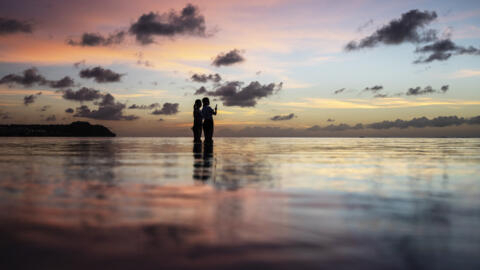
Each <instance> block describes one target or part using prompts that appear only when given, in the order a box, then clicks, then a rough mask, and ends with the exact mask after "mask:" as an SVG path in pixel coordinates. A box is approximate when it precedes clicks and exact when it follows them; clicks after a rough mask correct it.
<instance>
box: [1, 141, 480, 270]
mask: <svg viewBox="0 0 480 270" xmlns="http://www.w3.org/2000/svg"><path fill="white" fill-rule="evenodd" d="M479 228H480V139H462V138H441V139H439V138H215V142H214V145H213V146H211V147H209V146H204V145H202V144H197V145H195V144H193V142H192V139H191V138H122V137H119V138H1V147H0V239H1V241H0V254H2V255H0V256H1V257H3V258H2V259H1V260H0V261H1V262H0V267H1V269H480V257H479V254H480V230H479Z"/></svg>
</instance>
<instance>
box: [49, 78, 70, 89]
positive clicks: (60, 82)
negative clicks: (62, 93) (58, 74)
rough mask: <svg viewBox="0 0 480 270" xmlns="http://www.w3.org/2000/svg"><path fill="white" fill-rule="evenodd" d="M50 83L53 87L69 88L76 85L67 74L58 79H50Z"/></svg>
mask: <svg viewBox="0 0 480 270" xmlns="http://www.w3.org/2000/svg"><path fill="white" fill-rule="evenodd" d="M48 85H49V86H50V87H51V88H67V87H72V86H74V85H75V82H74V81H73V79H72V78H70V77H68V76H65V77H63V78H62V79H60V80H58V81H48Z"/></svg>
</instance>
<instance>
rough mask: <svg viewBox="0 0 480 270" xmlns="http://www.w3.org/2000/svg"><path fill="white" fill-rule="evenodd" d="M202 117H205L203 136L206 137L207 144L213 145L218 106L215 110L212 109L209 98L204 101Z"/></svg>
mask: <svg viewBox="0 0 480 270" xmlns="http://www.w3.org/2000/svg"><path fill="white" fill-rule="evenodd" d="M202 103H203V107H202V116H203V119H204V120H203V134H204V135H205V143H212V142H213V140H212V136H213V115H217V106H216V105H215V110H213V109H212V108H211V107H210V100H209V99H208V98H207V97H204V98H203V99H202Z"/></svg>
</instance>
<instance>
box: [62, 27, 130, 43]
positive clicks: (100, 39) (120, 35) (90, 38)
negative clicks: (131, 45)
mask: <svg viewBox="0 0 480 270" xmlns="http://www.w3.org/2000/svg"><path fill="white" fill-rule="evenodd" d="M124 39H125V32H124V31H117V32H115V33H112V34H110V35H108V37H104V36H102V35H101V34H99V33H83V35H82V38H81V39H80V40H78V41H75V40H73V39H68V40H67V44H68V45H71V46H86V47H95V46H110V45H114V44H120V43H122V42H123V40H124Z"/></svg>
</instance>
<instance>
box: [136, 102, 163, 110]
mask: <svg viewBox="0 0 480 270" xmlns="http://www.w3.org/2000/svg"><path fill="white" fill-rule="evenodd" d="M158 107H160V104H159V103H152V104H150V105H137V104H133V105H131V106H130V107H128V108H129V109H137V110H152V109H155V108H158Z"/></svg>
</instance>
